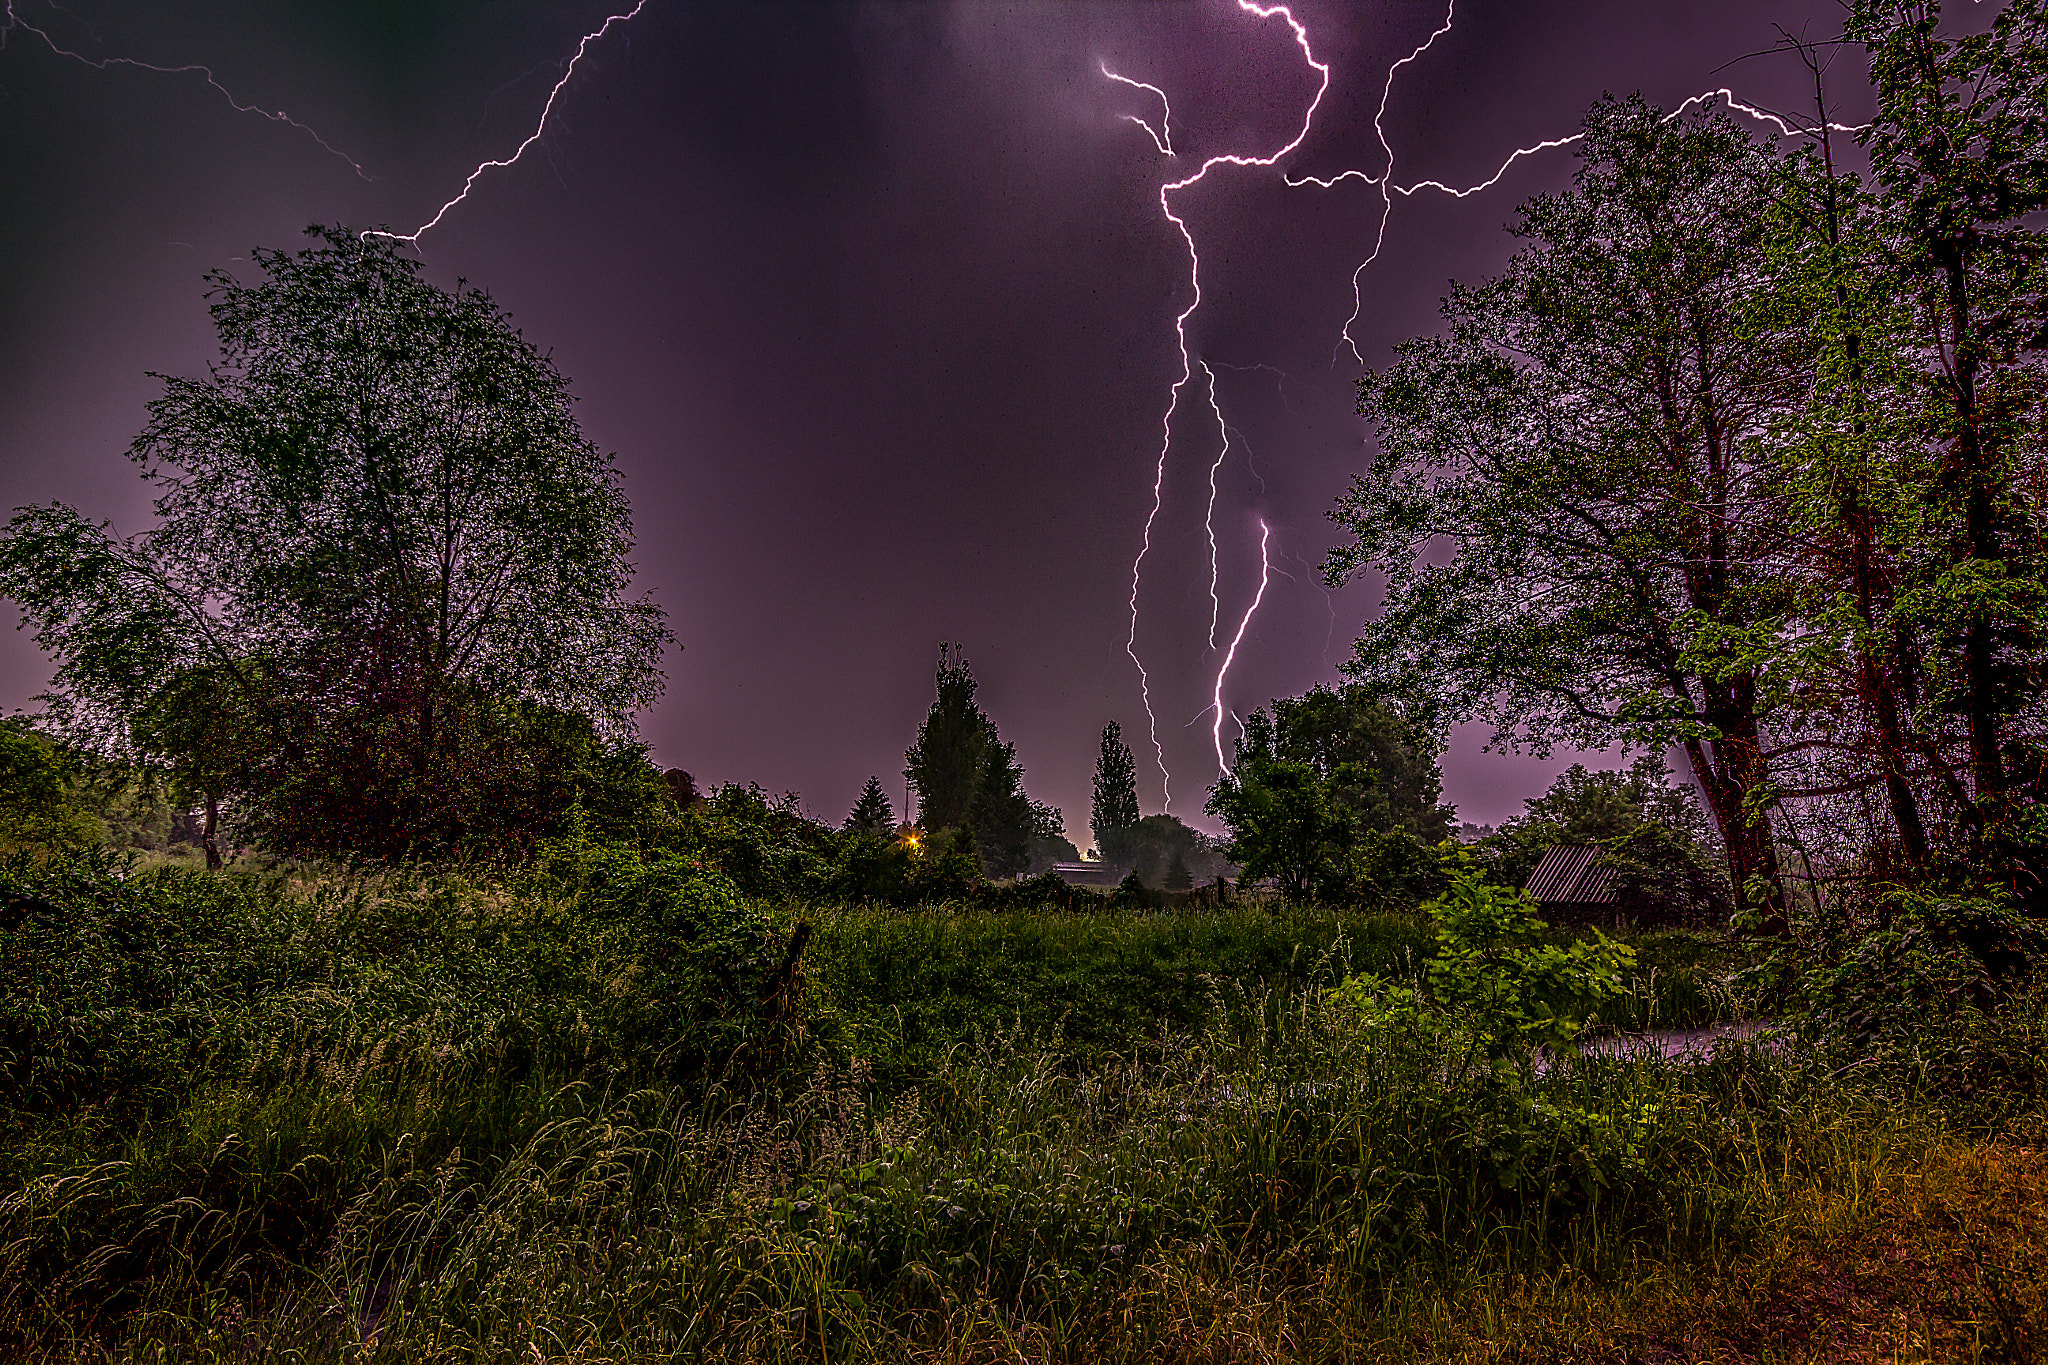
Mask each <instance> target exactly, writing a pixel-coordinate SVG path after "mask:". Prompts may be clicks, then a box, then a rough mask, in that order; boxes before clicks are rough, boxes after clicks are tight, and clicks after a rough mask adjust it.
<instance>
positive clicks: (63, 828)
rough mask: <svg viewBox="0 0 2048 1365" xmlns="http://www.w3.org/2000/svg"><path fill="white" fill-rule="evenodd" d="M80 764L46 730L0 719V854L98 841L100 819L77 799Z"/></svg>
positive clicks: (99, 836)
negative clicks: (54, 741)
mask: <svg viewBox="0 0 2048 1365" xmlns="http://www.w3.org/2000/svg"><path fill="white" fill-rule="evenodd" d="M76 769H77V765H76V762H75V761H74V760H72V759H70V758H69V757H68V756H67V755H66V754H65V753H64V752H63V751H62V750H61V749H60V748H59V747H58V746H57V745H56V744H54V743H53V742H51V740H50V739H49V737H48V736H46V735H42V734H38V733H37V732H36V731H35V730H33V729H31V728H30V727H29V726H27V725H26V724H23V723H20V722H0V854H6V853H11V852H15V851H17V850H20V849H24V848H33V847H46V846H53V845H54V846H59V847H76V846H80V845H87V844H96V843H98V842H99V841H100V838H101V830H100V827H99V822H98V821H96V820H94V819H93V818H92V815H91V812H90V811H89V810H87V809H86V808H85V806H84V803H83V802H82V801H81V800H80V799H79V793H78V791H77V790H76V788H77V786H78V773H77V770H76Z"/></svg>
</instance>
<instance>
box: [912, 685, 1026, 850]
mask: <svg viewBox="0 0 2048 1365" xmlns="http://www.w3.org/2000/svg"><path fill="white" fill-rule="evenodd" d="M977 686H978V685H977V684H976V682H975V681H974V672H973V670H972V669H970V668H969V667H968V665H967V660H966V658H965V657H964V656H962V655H961V654H960V652H959V647H958V646H957V645H945V646H941V647H940V649H939V667H938V678H937V692H938V695H937V696H936V697H935V698H934V700H933V701H932V708H931V711H930V712H929V713H928V714H927V715H926V716H925V719H924V723H923V724H922V725H920V726H918V729H917V738H916V740H915V741H914V742H913V743H912V744H911V746H910V748H909V749H907V750H906V751H905V752H904V755H903V759H904V762H905V764H906V765H907V766H906V767H905V768H904V770H903V775H904V776H905V777H907V778H909V779H910V783H911V785H912V786H913V787H915V788H916V789H917V823H918V824H919V825H920V826H921V827H922V828H923V829H924V831H925V833H926V834H927V835H930V836H932V837H934V838H936V837H937V836H938V835H939V833H940V832H941V831H944V830H952V829H958V828H963V827H967V826H972V827H973V829H974V831H975V834H976V847H977V850H978V852H977V856H978V858H979V863H978V866H977V875H981V874H985V875H987V876H990V877H1009V876H1014V875H1016V874H1017V873H1020V872H1023V871H1024V870H1025V869H1026V868H1027V867H1029V866H1030V863H1031V839H1032V832H1033V829H1034V827H1035V825H1036V823H1037V820H1038V816H1037V815H1036V813H1035V811H1034V808H1033V806H1032V803H1031V799H1030V798H1029V797H1028V796H1026V795H1025V794H1024V786H1023V783H1024V768H1023V766H1022V765H1021V764H1019V763H1018V762H1017V746H1016V745H1014V744H1006V743H1004V742H1003V738H1002V736H1001V735H999V734H998V733H997V732H996V726H995V722H994V721H992V720H990V719H989V718H988V717H987V716H986V715H985V714H983V713H982V710H981V708H980V707H979V706H977V705H975V702H974V694H975V691H976V688H977Z"/></svg>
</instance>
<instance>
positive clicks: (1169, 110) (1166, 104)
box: [1095, 62, 1174, 156]
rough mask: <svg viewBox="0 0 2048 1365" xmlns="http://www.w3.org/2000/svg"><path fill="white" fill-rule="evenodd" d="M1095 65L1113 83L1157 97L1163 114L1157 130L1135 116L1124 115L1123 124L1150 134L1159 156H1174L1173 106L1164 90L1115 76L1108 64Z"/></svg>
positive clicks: (1127, 77)
mask: <svg viewBox="0 0 2048 1365" xmlns="http://www.w3.org/2000/svg"><path fill="white" fill-rule="evenodd" d="M1095 65H1096V66H1097V67H1098V68H1099V69H1100V70H1101V72H1102V74H1103V75H1105V76H1107V77H1109V78H1110V79H1111V80H1113V81H1120V82H1122V83H1123V84H1125V85H1128V86H1131V87H1132V88H1134V89H1137V90H1150V91H1151V92H1152V93H1153V94H1155V95H1157V96H1159V106H1160V108H1161V109H1163V110H1164V111H1165V112H1164V113H1162V114H1161V115H1160V117H1159V126H1158V127H1157V128H1154V127H1153V126H1152V125H1151V124H1149V123H1147V122H1145V120H1143V119H1141V118H1139V117H1138V116H1137V115H1136V114H1125V115H1124V116H1123V118H1124V122H1126V123H1135V124H1137V125H1138V126H1139V127H1140V128H1143V129H1144V130H1145V131H1146V132H1148V133H1150V134H1151V135H1152V145H1153V146H1155V147H1157V148H1158V149H1159V151H1160V154H1161V155H1163V156H1172V155H1174V150H1173V104H1172V103H1171V102H1170V101H1169V100H1168V99H1167V98H1166V92H1165V91H1164V90H1161V89H1160V88H1159V87H1158V86H1156V85H1147V84H1146V83H1145V82H1143V81H1134V80H1132V79H1131V78H1130V77H1129V76H1119V75H1117V74H1116V72H1114V71H1111V70H1110V69H1109V63H1107V62H1097V63H1096V64H1095Z"/></svg>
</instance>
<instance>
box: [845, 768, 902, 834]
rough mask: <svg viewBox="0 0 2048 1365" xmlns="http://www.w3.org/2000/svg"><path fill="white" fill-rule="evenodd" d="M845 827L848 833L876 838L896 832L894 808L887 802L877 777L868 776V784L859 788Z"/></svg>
mask: <svg viewBox="0 0 2048 1365" xmlns="http://www.w3.org/2000/svg"><path fill="white" fill-rule="evenodd" d="M845 828H846V830H847V832H848V833H850V834H872V835H874V836H875V837H876V838H878V839H886V838H888V837H889V836H890V835H891V834H894V833H895V832H896V808H895V807H894V806H891V805H890V804H889V797H888V795H887V793H885V792H884V791H883V790H882V780H881V779H880V778H879V777H870V778H869V779H868V784H867V785H866V786H865V787H862V788H861V789H860V799H859V800H857V801H855V802H854V803H853V811H852V813H851V814H849V815H848V816H847V817H846V826H845Z"/></svg>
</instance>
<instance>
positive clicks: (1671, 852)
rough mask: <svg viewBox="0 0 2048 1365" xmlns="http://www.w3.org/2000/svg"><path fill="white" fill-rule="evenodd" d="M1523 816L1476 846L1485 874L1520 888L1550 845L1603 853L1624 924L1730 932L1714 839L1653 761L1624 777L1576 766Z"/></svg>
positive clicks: (1647, 757)
mask: <svg viewBox="0 0 2048 1365" xmlns="http://www.w3.org/2000/svg"><path fill="white" fill-rule="evenodd" d="M1523 805H1524V813H1523V814H1522V816H1521V817H1520V818H1518V819H1514V820H1509V821H1507V822H1506V823H1505V824H1503V825H1502V826H1501V828H1500V829H1499V830H1498V831H1497V832H1496V833H1494V834H1492V835H1489V836H1487V837H1486V838H1484V839H1481V840H1479V841H1477V842H1476V843H1474V844H1473V845H1472V851H1473V852H1474V853H1475V854H1476V855H1477V856H1478V857H1479V859H1480V860H1481V862H1482V864H1483V865H1484V866H1485V867H1486V870H1487V874H1488V875H1489V876H1490V877H1491V878H1492V879H1493V880H1494V881H1495V882H1497V883H1499V884H1500V885H1502V886H1520V885H1522V884H1523V883H1524V882H1526V881H1527V880H1528V878H1529V874H1530V873H1532V872H1534V871H1535V870H1536V865H1537V863H1539V862H1541V861H1542V859H1543V854H1544V852H1545V851H1546V850H1547V849H1549V848H1550V846H1551V845H1553V844H1590V845H1592V846H1594V847H1596V848H1598V849H1600V850H1601V859H1600V866H1601V867H1602V868H1603V869H1605V870H1606V871H1607V873H1608V875H1609V877H1610V879H1611V880H1610V885H1611V886H1612V887H1613V889H1614V891H1615V893H1616V895H1617V897H1618V900H1619V903H1618V904H1617V905H1616V907H1615V914H1616V915H1617V917H1619V918H1623V919H1627V920H1630V921H1632V922H1634V923H1637V924H1642V925H1646V926H1649V925H1677V924H1725V923H1726V922H1727V920H1728V917H1729V913H1730V909H1731V903H1732V898H1731V897H1730V895H1729V892H1728V882H1727V876H1726V873H1725V872H1724V871H1723V870H1722V869H1721V867H1719V866H1718V865H1717V859H1716V858H1715V855H1714V847H1713V840H1714V836H1713V832H1712V830H1711V829H1710V828H1709V826H1708V824H1707V822H1706V820H1705V819H1704V818H1703V817H1702V815H1701V814H1700V811H1699V808H1698V807H1697V805H1696V804H1695V803H1694V802H1693V800H1692V795H1691V793H1690V792H1689V791H1688V790H1687V789H1686V788H1684V787H1680V786H1673V785H1672V784H1671V783H1670V781H1669V775H1668V773H1667V772H1666V769H1665V766H1664V760H1663V758H1662V757H1661V756H1660V755H1657V754H1644V755H1642V756H1641V757H1639V758H1637V759H1636V760H1635V762H1634V763H1632V764H1630V765H1629V767H1628V768H1627V769H1626V770H1625V771H1602V772H1588V771H1587V770H1586V768H1585V766H1584V765H1583V764H1578V763H1574V764H1573V765H1572V766H1571V767H1569V768H1567V769H1566V770H1565V771H1564V772H1563V773H1562V774H1560V775H1559V776H1558V778H1557V780H1556V781H1555V782H1553V783H1552V784H1551V786H1550V789H1549V790H1548V791H1546V792H1544V793H1543V795H1541V796H1537V797H1532V798H1531V799H1530V800H1528V801H1526V802H1524V803H1523Z"/></svg>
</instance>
